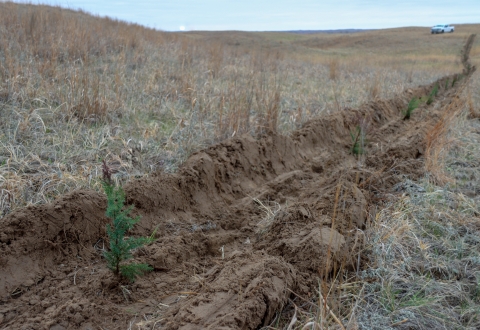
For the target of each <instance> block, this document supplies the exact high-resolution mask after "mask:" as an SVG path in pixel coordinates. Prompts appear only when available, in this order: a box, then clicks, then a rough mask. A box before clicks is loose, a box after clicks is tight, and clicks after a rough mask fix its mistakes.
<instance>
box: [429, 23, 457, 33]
mask: <svg viewBox="0 0 480 330" xmlns="http://www.w3.org/2000/svg"><path fill="white" fill-rule="evenodd" d="M453 31H455V26H452V25H448V24H445V25H435V26H434V27H432V34H434V33H435V34H437V33H445V32H450V33H452V32H453Z"/></svg>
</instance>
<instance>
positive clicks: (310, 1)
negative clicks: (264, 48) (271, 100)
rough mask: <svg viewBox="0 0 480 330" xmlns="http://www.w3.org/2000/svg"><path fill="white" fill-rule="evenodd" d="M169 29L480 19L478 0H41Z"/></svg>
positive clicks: (383, 25)
mask: <svg viewBox="0 0 480 330" xmlns="http://www.w3.org/2000/svg"><path fill="white" fill-rule="evenodd" d="M38 2H40V3H48V4H54V5H60V6H62V7H68V8H71V9H78V8H82V9H84V10H86V11H88V12H90V13H93V14H98V15H101V16H110V17H113V18H118V19H121V20H125V21H128V22H135V23H139V24H142V25H146V26H149V27H154V28H157V29H161V30H167V31H178V30H183V29H185V30H246V31H282V30H329V29H346V28H356V29H377V28H389V27H401V26H431V25H435V24H450V23H457V24H460V23H480V0H456V1H445V0H358V1H357V0H296V1H295V0H202V1H193V0H157V1H154V0H136V1H115V0H68V1H63V0H43V1H33V3H38Z"/></svg>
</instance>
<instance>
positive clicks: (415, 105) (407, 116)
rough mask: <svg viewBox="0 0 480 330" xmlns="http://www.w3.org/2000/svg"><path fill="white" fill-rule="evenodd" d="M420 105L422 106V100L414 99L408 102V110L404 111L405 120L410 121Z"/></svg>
mask: <svg viewBox="0 0 480 330" xmlns="http://www.w3.org/2000/svg"><path fill="white" fill-rule="evenodd" d="M419 104H420V99H419V98H416V97H413V98H412V99H411V100H410V102H408V107H407V109H406V110H404V111H403V120H406V119H410V117H411V116H412V112H413V110H415V109H416V108H418V106H419Z"/></svg>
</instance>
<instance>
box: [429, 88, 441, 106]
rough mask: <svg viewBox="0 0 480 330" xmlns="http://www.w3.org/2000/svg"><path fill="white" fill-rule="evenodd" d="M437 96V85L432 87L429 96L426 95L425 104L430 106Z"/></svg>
mask: <svg viewBox="0 0 480 330" xmlns="http://www.w3.org/2000/svg"><path fill="white" fill-rule="evenodd" d="M437 95H438V84H437V85H435V87H433V89H432V91H431V92H430V94H428V99H427V104H428V105H430V104H432V103H433V101H434V100H435V97H436V96H437Z"/></svg>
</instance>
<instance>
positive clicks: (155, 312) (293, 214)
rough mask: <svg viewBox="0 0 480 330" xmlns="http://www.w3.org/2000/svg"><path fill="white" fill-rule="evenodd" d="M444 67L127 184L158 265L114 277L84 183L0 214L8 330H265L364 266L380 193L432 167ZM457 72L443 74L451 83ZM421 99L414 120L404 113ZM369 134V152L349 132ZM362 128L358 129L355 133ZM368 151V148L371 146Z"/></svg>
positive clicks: (2, 311) (1, 291) (100, 221)
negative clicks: (288, 129) (389, 95)
mask: <svg viewBox="0 0 480 330" xmlns="http://www.w3.org/2000/svg"><path fill="white" fill-rule="evenodd" d="M466 79H468V77H467V78H463V79H462V80H461V81H459V82H458V83H457V84H455V86H453V87H452V86H451V85H452V83H451V82H452V81H454V80H456V78H454V77H452V76H451V77H445V78H442V79H440V80H439V81H437V82H435V83H433V84H430V85H428V86H422V87H418V88H416V89H409V90H406V91H404V92H403V93H401V95H398V96H397V97H395V98H394V99H391V100H380V99H377V100H375V101H372V102H370V103H367V104H365V105H363V106H362V107H360V108H358V109H344V110H342V111H339V112H335V113H333V114H328V115H325V116H323V117H321V118H319V119H316V120H312V121H309V122H308V123H306V124H305V125H304V127H303V128H301V129H299V130H297V131H295V132H293V133H292V134H291V135H290V136H282V135H278V134H275V133H270V134H266V135H265V136H263V137H260V138H258V139H254V138H252V137H250V136H243V137H238V138H232V139H230V140H226V141H225V142H223V143H220V144H218V145H214V146H212V147H210V148H208V149H206V150H203V151H200V152H197V153H195V154H194V155H192V156H191V157H190V158H189V159H188V160H187V161H186V163H185V164H184V165H183V166H182V168H181V169H180V170H179V171H178V173H175V174H166V173H157V174H156V175H153V176H149V177H144V178H142V179H139V180H135V181H132V182H130V183H128V184H127V185H126V186H125V187H124V188H125V191H126V195H127V204H131V205H134V206H135V211H134V213H135V215H140V216H141V221H140V223H139V224H138V225H137V227H136V229H135V231H134V232H133V233H131V234H132V235H151V234H152V233H153V232H154V231H155V230H156V232H155V237H156V241H155V242H154V243H152V244H150V245H148V246H146V247H144V248H141V249H139V250H137V251H136V252H135V257H136V260H138V261H142V262H146V263H148V264H150V265H151V266H152V267H153V268H154V271H152V272H150V273H148V274H147V275H145V276H143V277H140V278H138V279H137V281H136V282H135V283H133V284H132V283H128V282H119V281H118V279H117V278H115V277H114V276H113V275H112V273H111V272H110V271H109V270H108V269H107V268H106V263H105V260H104V259H103V258H102V251H103V250H104V249H105V248H106V247H107V246H108V241H107V237H106V233H105V225H106V223H107V222H108V219H107V218H106V217H105V208H106V199H105V197H104V196H103V195H101V194H98V193H96V192H94V191H85V190H84V191H75V192H73V193H70V194H68V195H65V196H63V197H61V198H59V199H57V200H56V201H55V202H54V203H51V204H46V205H41V206H31V207H27V208H25V209H22V210H19V211H16V212H14V213H12V214H10V215H8V216H6V217H5V218H3V219H2V220H0V251H1V252H0V253H1V254H0V265H1V268H0V327H1V328H3V329H55V330H60V329H127V328H135V327H137V328H140V329H153V328H155V329H256V328H259V327H262V326H265V325H268V324H269V322H270V321H271V320H272V318H273V317H274V315H275V313H276V312H278V311H279V310H281V309H282V307H283V306H284V305H285V304H286V302H287V299H288V298H289V297H290V296H291V295H292V292H295V293H296V294H297V295H299V296H303V297H310V296H311V294H312V293H314V288H315V287H316V286H317V285H318V282H317V279H318V278H327V279H328V278H329V277H331V276H332V275H333V274H335V273H336V272H337V271H338V270H339V269H352V270H355V269H357V268H358V267H362V266H363V264H364V263H363V260H364V259H363V258H362V255H360V252H359V251H360V249H361V241H362V236H361V234H359V232H360V231H359V230H358V229H360V230H361V229H363V228H365V226H366V223H367V221H371V220H372V219H374V217H375V212H376V210H377V208H378V206H381V203H382V200H383V196H385V194H386V193H388V192H390V191H391V188H392V187H393V186H394V185H395V184H397V183H399V182H401V181H403V180H405V178H410V179H415V178H418V177H419V176H421V175H422V174H423V173H424V166H423V162H424V161H423V154H424V152H425V135H426V133H427V132H428V131H429V129H431V128H432V127H433V126H434V125H435V124H436V123H437V122H438V120H439V119H440V118H441V116H442V112H443V111H446V109H448V105H449V104H450V103H452V102H453V101H454V99H455V98H456V97H458V94H459V91H460V90H461V88H462V86H463V84H464V81H465V80H466ZM447 80H448V81H447ZM434 86H438V95H437V97H436V98H435V100H434V101H433V102H432V103H431V104H430V105H427V104H426V102H422V103H421V105H420V106H419V107H418V108H417V109H415V110H414V112H413V115H412V117H411V119H409V120H403V117H404V116H403V114H402V112H403V111H404V110H405V109H406V108H407V105H408V103H409V101H410V100H411V99H412V98H413V97H425V96H428V95H429V94H430V93H431V91H432V90H433V89H434ZM359 130H360V132H361V133H362V134H364V135H365V136H366V138H365V145H364V147H363V148H362V149H364V150H365V153H364V154H361V155H354V154H353V153H352V146H353V141H352V136H351V134H353V136H355V135H356V132H359ZM354 139H355V138H354ZM362 149H361V150H360V151H362Z"/></svg>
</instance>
